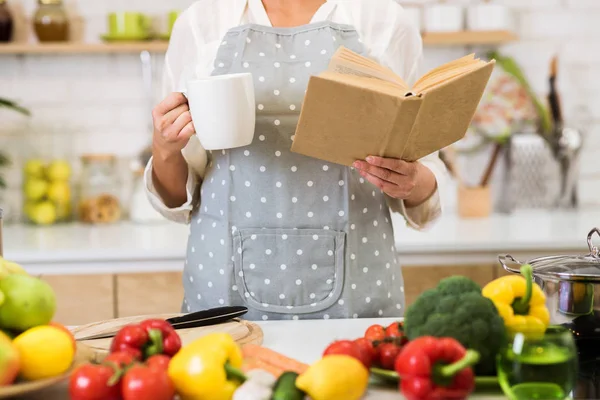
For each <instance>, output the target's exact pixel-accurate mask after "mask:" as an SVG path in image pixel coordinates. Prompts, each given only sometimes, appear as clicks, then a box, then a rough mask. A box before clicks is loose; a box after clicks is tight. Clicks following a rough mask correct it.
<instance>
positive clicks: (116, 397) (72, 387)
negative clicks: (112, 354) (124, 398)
mask: <svg viewBox="0 0 600 400" xmlns="http://www.w3.org/2000/svg"><path fill="white" fill-rule="evenodd" d="M114 374H115V370H114V369H112V368H111V367H109V366H107V365H93V364H84V365H82V366H80V367H79V368H77V369H76V370H75V372H73V374H72V375H71V379H70V380H69V395H70V396H71V400H120V399H121V385H120V384H119V383H118V382H116V384H114V385H113V386H109V383H108V382H109V380H110V378H111V377H112V376H113V375H114Z"/></svg>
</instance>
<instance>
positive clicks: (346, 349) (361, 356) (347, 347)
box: [323, 340, 371, 368]
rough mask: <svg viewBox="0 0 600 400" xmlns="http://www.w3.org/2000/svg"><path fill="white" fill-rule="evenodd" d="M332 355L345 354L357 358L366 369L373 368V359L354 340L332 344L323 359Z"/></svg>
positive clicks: (337, 341) (338, 341)
mask: <svg viewBox="0 0 600 400" xmlns="http://www.w3.org/2000/svg"><path fill="white" fill-rule="evenodd" d="M331 354H343V355H346V356H350V357H353V358H356V359H357V360H358V361H360V362H361V363H362V364H363V365H364V366H365V367H366V368H370V367H371V358H370V357H369V355H368V353H365V352H364V351H362V350H361V349H360V348H359V346H358V345H357V344H356V343H355V342H354V341H352V340H336V341H335V342H333V343H331V344H330V345H329V346H327V348H326V349H325V351H324V352H323V357H325V356H327V355H331Z"/></svg>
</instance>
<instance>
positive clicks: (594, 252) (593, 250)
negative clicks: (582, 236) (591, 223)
mask: <svg viewBox="0 0 600 400" xmlns="http://www.w3.org/2000/svg"><path fill="white" fill-rule="evenodd" d="M594 233H595V234H597V235H598V236H600V229H598V228H594V229H592V230H591V231H590V233H589V234H588V237H587V244H588V247H589V248H590V254H591V255H592V256H594V257H600V251H599V250H598V247H597V246H594V243H593V242H592V237H594Z"/></svg>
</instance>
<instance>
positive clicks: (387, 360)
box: [378, 343, 402, 370]
mask: <svg viewBox="0 0 600 400" xmlns="http://www.w3.org/2000/svg"><path fill="white" fill-rule="evenodd" d="M378 347H379V365H380V366H381V367H382V368H384V369H389V370H393V369H394V364H395V363H396V358H397V357H398V354H400V350H402V347H400V346H398V345H396V344H394V343H382V344H380V345H379V346H378Z"/></svg>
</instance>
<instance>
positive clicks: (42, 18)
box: [34, 0, 70, 42]
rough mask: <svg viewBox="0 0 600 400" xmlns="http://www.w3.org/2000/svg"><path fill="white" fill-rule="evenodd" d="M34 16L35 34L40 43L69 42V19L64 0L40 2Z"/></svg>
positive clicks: (39, 0)
mask: <svg viewBox="0 0 600 400" xmlns="http://www.w3.org/2000/svg"><path fill="white" fill-rule="evenodd" d="M38 4H39V6H38V9H37V11H36V12H35V16H34V25H35V34H36V35H37V38H38V40H39V41H40V42H65V41H67V40H69V28H70V24H69V18H68V16H67V12H66V10H65V8H64V6H63V3H62V0H38Z"/></svg>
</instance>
